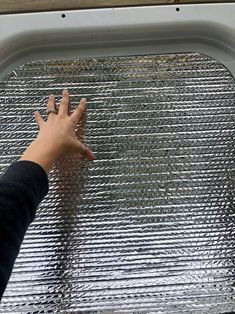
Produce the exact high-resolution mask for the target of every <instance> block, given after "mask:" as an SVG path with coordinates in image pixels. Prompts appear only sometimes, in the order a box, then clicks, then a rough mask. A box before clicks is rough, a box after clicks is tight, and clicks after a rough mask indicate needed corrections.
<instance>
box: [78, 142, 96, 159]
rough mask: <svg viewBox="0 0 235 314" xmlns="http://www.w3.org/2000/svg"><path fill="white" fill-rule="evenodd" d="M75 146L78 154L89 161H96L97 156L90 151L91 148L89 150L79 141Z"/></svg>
mask: <svg viewBox="0 0 235 314" xmlns="http://www.w3.org/2000/svg"><path fill="white" fill-rule="evenodd" d="M74 144H75V147H76V151H77V152H78V153H80V155H82V156H83V157H85V158H87V159H88V160H94V159H95V156H94V154H93V153H92V151H90V150H89V148H87V147H86V146H85V145H83V144H82V143H80V142H79V141H75V142H74Z"/></svg>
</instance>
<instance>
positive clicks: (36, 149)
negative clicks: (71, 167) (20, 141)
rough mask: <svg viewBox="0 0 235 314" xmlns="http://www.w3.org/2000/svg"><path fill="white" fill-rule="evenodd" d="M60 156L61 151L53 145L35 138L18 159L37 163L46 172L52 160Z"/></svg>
mask: <svg viewBox="0 0 235 314" xmlns="http://www.w3.org/2000/svg"><path fill="white" fill-rule="evenodd" d="M60 156H61V152H60V150H59V149H58V147H56V146H55V145H50V143H45V141H41V140H40V139H39V138H37V139H36V140H35V141H33V142H32V143H31V144H30V145H29V147H28V148H27V149H26V150H25V152H24V153H23V155H22V157H21V158H20V160H29V161H33V162H35V163H37V164H39V165H40V166H41V167H42V168H43V169H44V170H45V171H46V172H47V173H48V172H49V171H50V169H51V168H52V166H53V164H54V162H55V161H56V160H58V159H59V158H60Z"/></svg>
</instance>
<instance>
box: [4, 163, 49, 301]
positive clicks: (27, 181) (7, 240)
mask: <svg viewBox="0 0 235 314" xmlns="http://www.w3.org/2000/svg"><path fill="white" fill-rule="evenodd" d="M47 192H48V178H47V174H46V172H45V171H44V170H43V169H42V168H41V166H39V165H38V164H36V163H34V162H31V161H18V162H16V163H14V164H12V165H11V166H10V167H9V168H8V169H7V170H6V172H5V173H4V174H3V175H2V176H1V177H0V300H1V297H2V294H3V292H4V290H5V288H6V285H7V282H8V280H9V277H10V275H11V271H12V268H13V265H14V262H15V259H16V257H17V255H18V253H19V249H20V245H21V243H22V241H23V238H24V235H25V232H26V231H27V229H28V226H29V225H30V223H31V222H32V221H33V219H34V216H35V213H36V209H37V206H38V204H39V203H40V202H41V201H42V199H43V197H44V196H45V195H46V194H47Z"/></svg>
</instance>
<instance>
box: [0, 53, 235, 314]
mask: <svg viewBox="0 0 235 314" xmlns="http://www.w3.org/2000/svg"><path fill="white" fill-rule="evenodd" d="M63 88H69V90H70V92H71V94H72V107H73V108H74V107H75V106H76V104H77V103H78V101H79V99H80V98H81V97H87V99H88V101H89V108H88V112H87V117H86V125H84V123H82V124H81V126H80V128H79V130H78V136H80V138H81V140H83V141H84V142H85V143H86V144H87V145H88V146H89V147H91V149H92V150H93V151H94V153H95V156H96V160H95V161H94V162H86V161H80V160H79V159H78V158H77V157H76V156H70V157H66V158H65V159H63V160H61V161H59V162H58V163H57V164H56V165H55V167H54V168H53V170H52V172H51V174H50V192H49V194H48V196H47V197H46V199H45V200H44V201H43V203H42V204H41V206H40V208H39V209H38V212H37V217H36V220H35V222H34V223H33V224H32V226H31V227H30V229H29V230H28V233H27V235H26V237H25V239H24V242H23V245H22V248H21V252H20V254H19V256H18V259H17V261H16V264H15V267H14V271H13V274H12V276H11V279H10V282H9V285H8V287H7V290H6V292H5V296H4V297H3V299H2V304H1V306H0V313H4V314H6V313H29V314H32V313H83V312H86V313H167V314H170V313H174V314H177V313H193V314H196V313H198V314H199V313H213V314H216V313H226V312H232V311H235V300H234V296H235V294H234V282H235V261H234V250H235V237H234V234H235V218H234V217H235V216H234V214H235V213H234V180H235V177H234V176H235V168H234V132H235V120H234V115H235V104H234V96H235V93H234V79H233V77H232V76H231V74H230V73H229V72H228V70H227V69H226V68H225V67H224V66H223V65H222V64H220V63H219V62H217V61H216V60H214V59H211V58H210V57H207V56H204V55H201V54H197V53H194V54H189V53H185V54H169V55H154V56H138V57H122V58H121V57H120V58H100V59H87V60H76V61H72V60H70V61H48V62H33V63H31V64H26V65H24V66H21V67H20V68H18V69H16V70H15V71H13V72H12V73H10V74H9V75H8V76H7V77H6V78H5V79H4V80H3V81H1V83H0V108H1V117H0V119H1V123H0V137H1V140H0V146H1V150H0V153H1V156H0V169H1V172H3V171H4V169H5V168H6V166H7V165H9V164H10V163H11V162H13V161H14V160H16V159H17V158H18V157H19V156H20V154H21V153H22V152H23V150H24V149H25V147H26V146H27V145H28V144H29V143H30V141H31V140H32V139H33V138H34V137H35V135H36V133H37V126H36V124H35V122H34V119H33V111H35V110H36V109H39V111H41V113H42V114H44V115H45V108H46V107H45V103H46V101H47V98H48V96H49V94H51V93H54V94H55V95H56V96H57V100H59V99H60V95H61V93H62V89H63ZM48 136H50V134H48ZM42 149H43V147H42Z"/></svg>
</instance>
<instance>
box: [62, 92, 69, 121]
mask: <svg viewBox="0 0 235 314" xmlns="http://www.w3.org/2000/svg"><path fill="white" fill-rule="evenodd" d="M69 111H70V97H69V92H68V91H67V90H66V89H65V90H64V91H63V98H62V100H61V103H60V108H59V115H62V116H65V115H69Z"/></svg>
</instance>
